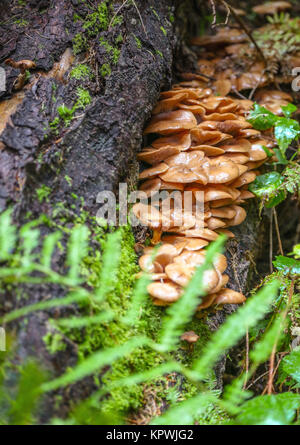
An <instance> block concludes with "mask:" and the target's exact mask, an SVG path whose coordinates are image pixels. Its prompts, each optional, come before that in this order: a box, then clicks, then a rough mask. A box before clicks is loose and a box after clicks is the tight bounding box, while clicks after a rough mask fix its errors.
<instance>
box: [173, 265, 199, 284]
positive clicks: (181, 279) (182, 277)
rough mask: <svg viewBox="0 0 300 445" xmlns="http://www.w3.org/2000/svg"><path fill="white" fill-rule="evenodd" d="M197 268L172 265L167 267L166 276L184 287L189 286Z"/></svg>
mask: <svg viewBox="0 0 300 445" xmlns="http://www.w3.org/2000/svg"><path fill="white" fill-rule="evenodd" d="M194 270H195V268H194V267H191V266H185V265H184V264H177V263H171V264H168V265H167V267H166V274H167V276H168V278H169V279H170V280H172V281H173V282H174V283H176V284H179V285H180V286H182V287H185V286H187V284H188V283H189V281H190V279H191V277H192V274H193V272H194Z"/></svg>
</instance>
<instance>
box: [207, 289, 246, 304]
mask: <svg viewBox="0 0 300 445" xmlns="http://www.w3.org/2000/svg"><path fill="white" fill-rule="evenodd" d="M245 301H246V298H245V296H244V295H243V294H241V293H240V292H236V291H234V290H231V289H222V290H221V291H219V292H218V293H217V294H216V299H215V300H214V304H241V303H244V302H245Z"/></svg>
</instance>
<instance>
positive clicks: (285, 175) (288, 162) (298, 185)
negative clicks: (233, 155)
mask: <svg viewBox="0 0 300 445" xmlns="http://www.w3.org/2000/svg"><path fill="white" fill-rule="evenodd" d="M296 110H297V107H296V106H295V105H293V104H288V105H287V106H283V107H282V111H283V114H284V116H277V115H275V114H274V113H272V112H271V111H269V110H267V109H266V108H264V107H262V106H260V105H258V104H254V109H253V110H252V111H250V113H249V117H248V120H249V122H250V123H251V124H252V125H253V127H254V128H255V129H257V130H268V129H271V128H274V136H275V139H276V141H277V143H278V148H274V153H275V155H276V158H277V161H276V162H273V164H272V165H274V166H275V167H276V166H277V165H279V166H280V165H282V166H285V169H284V170H283V172H282V173H281V174H280V173H279V172H278V171H276V170H275V171H272V172H269V173H266V174H264V175H261V176H258V177H257V178H256V180H255V181H254V182H253V183H252V184H251V185H250V187H249V189H250V190H251V191H252V192H253V193H254V194H255V195H256V196H258V197H260V198H262V202H263V204H265V205H266V207H269V208H271V207H275V206H276V205H278V204H279V203H281V202H282V201H283V200H284V199H285V198H286V196H287V193H288V192H290V193H297V192H298V191H299V189H300V179H299V178H300V177H299V174H298V173H299V168H300V167H299V163H298V162H295V161H294V159H295V158H296V156H297V155H298V154H299V148H298V147H297V149H296V150H295V153H294V154H293V155H292V157H291V158H290V159H287V155H286V154H287V149H288V148H289V147H290V145H291V144H292V142H294V141H298V139H299V137H300V124H299V122H297V121H296V120H294V119H292V118H291V116H292V114H293V113H294V112H295V111H296ZM264 148H265V151H266V153H267V154H268V155H269V154H270V153H268V152H269V150H268V149H267V148H266V147H264Z"/></svg>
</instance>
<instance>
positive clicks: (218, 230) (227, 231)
mask: <svg viewBox="0 0 300 445" xmlns="http://www.w3.org/2000/svg"><path fill="white" fill-rule="evenodd" d="M217 232H218V233H223V234H224V235H226V236H227V238H234V237H235V234H234V233H232V232H231V231H230V230H228V229H223V228H222V229H217Z"/></svg>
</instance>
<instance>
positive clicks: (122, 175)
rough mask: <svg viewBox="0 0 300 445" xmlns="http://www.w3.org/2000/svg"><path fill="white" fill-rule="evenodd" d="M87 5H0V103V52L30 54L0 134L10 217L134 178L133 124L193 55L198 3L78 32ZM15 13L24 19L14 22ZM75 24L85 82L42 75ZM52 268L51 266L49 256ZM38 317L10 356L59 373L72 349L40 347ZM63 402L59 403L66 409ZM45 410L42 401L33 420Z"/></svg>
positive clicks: (245, 258) (137, 130) (142, 6)
mask: <svg viewBox="0 0 300 445" xmlns="http://www.w3.org/2000/svg"><path fill="white" fill-rule="evenodd" d="M91 3H94V4H100V3H101V2H100V1H97V2H84V3H82V2H81V1H78V0H62V1H55V0H40V1H38V0H35V1H30V2H26V6H25V7H24V6H22V7H20V6H18V2H17V1H8V0H7V1H4V2H3V3H2V8H1V10H2V18H1V19H0V20H1V23H0V36H1V37H0V66H2V67H5V70H6V72H7V88H6V91H5V92H4V93H0V94H1V95H2V96H0V97H1V100H10V99H12V98H13V100H14V99H15V100H16V93H14V92H13V83H14V81H15V79H16V77H17V75H18V74H19V73H18V71H17V70H15V69H14V68H10V67H8V66H6V65H5V64H4V61H5V59H7V58H12V59H15V60H19V59H31V60H34V61H35V62H36V65H37V68H36V70H35V71H34V72H33V73H32V75H31V79H30V84H29V85H27V87H26V89H25V90H24V91H23V93H22V94H23V95H24V98H23V97H21V99H20V104H19V106H18V108H17V110H16V111H15V112H14V113H13V114H12V115H11V116H10V117H9V120H8V123H7V125H6V126H5V129H4V130H3V132H2V134H0V208H1V209H4V208H7V207H8V206H9V205H13V206H14V209H15V216H16V219H17V220H19V221H22V220H23V217H24V215H25V214H26V212H27V211H29V210H30V211H31V212H32V216H33V217H35V216H37V215H39V214H40V213H46V214H49V215H50V214H51V208H52V207H53V206H54V205H55V203H58V202H61V203H63V205H64V206H66V207H68V206H70V205H71V204H75V205H76V206H77V210H76V211H77V212H79V207H78V204H77V203H78V201H75V202H74V200H73V199H72V193H75V194H77V195H78V196H80V197H82V198H83V199H84V203H85V204H84V210H86V211H88V212H89V213H90V214H92V215H93V216H95V215H96V211H97V203H96V197H97V194H98V193H99V192H100V191H101V190H116V188H117V185H118V183H119V182H122V181H123V180H129V181H131V182H133V183H134V182H135V181H136V172H137V164H136V153H137V152H138V150H139V149H140V146H141V142H142V130H143V127H144V125H145V122H146V121H147V119H148V118H149V116H150V113H151V110H152V108H153V106H154V104H155V102H156V101H157V99H158V96H159V92H160V91H161V90H163V89H167V88H169V87H170V85H171V82H172V78H173V74H174V71H173V68H174V65H175V66H176V68H177V70H180V65H181V66H182V63H185V68H184V70H185V71H187V68H191V67H192V66H193V62H194V55H193V54H192V53H191V51H190V50H189V49H188V47H187V46H186V44H185V43H184V42H183V41H182V36H183V34H184V33H186V34H189V33H191V32H192V30H193V29H194V27H195V26H196V25H195V26H192V25H191V21H189V18H191V17H192V19H193V20H192V21H193V22H194V24H195V23H196V22H197V20H196V19H197V17H199V14H200V11H201V9H199V4H198V2H189V1H186V2H178V4H179V3H180V8H179V9H178V10H177V14H176V21H175V23H174V24H173V23H172V20H171V17H172V14H174V2H172V1H171V0H161V1H159V2H157V1H154V0H153V1H146V0H141V1H139V2H138V4H139V11H140V13H141V16H142V21H141V19H140V17H139V14H138V12H137V10H136V9H135V7H134V6H133V5H130V6H125V7H124V8H123V9H122V10H121V11H120V14H121V15H122V16H123V20H122V23H119V24H117V25H115V26H113V27H111V28H110V29H106V30H99V32H97V33H96V35H87V33H86V31H84V30H83V29H82V27H81V25H80V23H81V22H78V21H76V20H74V14H75V13H76V14H79V15H80V16H82V17H87V15H88V14H89V13H90V12H91V8H90V4H91ZM200 3H201V2H200ZM113 5H114V10H115V11H116V10H117V8H118V7H120V5H121V2H113ZM24 9H25V13H24ZM153 9H154V10H155V12H154V11H153ZM19 20H23V21H24V22H23V24H22V25H20V22H19ZM162 27H163V29H164V31H163V30H162ZM83 31H84V35H86V38H87V48H86V50H84V51H83V52H82V53H80V54H79V55H78V56H77V60H76V61H77V62H86V61H88V63H89V65H90V66H91V67H92V70H93V73H94V77H93V79H92V80H91V79H89V80H84V81H82V80H80V81H78V80H76V79H74V78H70V76H69V72H70V69H69V68H68V63H69V62H70V60H67V62H66V68H67V71H66V73H65V74H63V75H62V72H61V71H60V70H58V72H57V71H55V70H54V71H52V72H51V71H50V70H51V69H52V68H53V64H54V63H55V62H57V61H59V60H60V59H61V57H62V55H63V54H64V52H65V51H66V50H67V49H68V48H71V47H72V41H74V36H75V35H76V34H77V33H80V32H83ZM120 34H121V35H122V38H123V41H122V42H121V43H119V44H118V48H119V50H120V57H119V58H118V60H117V61H116V63H115V64H114V63H113V62H112V61H111V60H109V64H110V69H111V74H110V75H107V76H105V77H103V75H101V68H102V67H103V64H107V63H108V59H107V51H106V50H105V47H104V46H103V45H101V43H99V38H100V37H102V39H103V40H105V41H108V42H109V43H110V44H114V42H115V41H116V39H117V36H119V35H120ZM174 56H175V60H174ZM67 59H68V57H67ZM174 62H175V63H174ZM49 71H50V74H48V75H46V72H49ZM102 74H103V72H102ZM82 84H83V86H84V87H88V88H89V90H90V91H91V93H92V102H91V104H90V105H89V106H88V107H87V108H86V109H85V110H78V111H77V112H76V113H75V119H73V120H72V121H71V123H70V125H69V126H66V125H63V123H60V124H59V125H58V128H57V132H58V134H57V133H56V132H53V131H52V130H51V128H50V122H52V121H53V120H54V119H55V117H57V116H58V113H57V109H58V107H59V106H60V105H62V104H63V103H64V104H65V105H66V106H68V107H72V106H73V105H74V102H75V101H76V88H77V87H78V86H82ZM54 96H55V97H54ZM2 103H4V102H2ZM0 104H1V102H0ZM66 177H68V178H71V181H67V180H66ZM41 185H47V186H49V187H50V188H51V194H50V196H49V201H43V202H40V201H39V200H38V199H37V195H36V190H37V189H38V188H39V187H40V186H41ZM251 209H252V210H251V211H249V214H248V219H247V221H246V222H245V223H244V224H243V225H241V226H240V227H239V228H238V229H236V233H237V238H236V239H235V240H234V241H230V243H229V248H228V258H229V263H230V265H229V269H230V277H231V280H230V283H231V286H232V287H233V288H235V289H237V290H242V291H245V290H246V289H247V286H248V284H249V282H250V280H251V275H252V272H253V263H254V262H255V258H256V257H257V255H258V253H259V250H260V248H261V246H262V245H263V236H264V235H263V233H264V232H263V231H262V230H261V229H262V225H263V223H262V222H261V221H260V220H259V219H258V218H257V209H256V207H255V205H254V204H253V205H251ZM76 211H75V212H76ZM258 234H259V235H258ZM57 267H58V268H59V267H60V265H59V258H58V259H57ZM26 291H27V294H28V295H29V301H27V302H34V301H38V300H40V299H41V298H44V296H45V295H56V297H57V296H59V295H60V294H61V292H62V291H61V290H60V289H59V288H56V287H54V286H53V287H51V286H45V287H39V288H36V287H35V288H34V289H32V290H31V289H30V288H27V289H26ZM11 305H15V302H12V304H8V305H6V309H9V308H10V307H9V306H11ZM232 310H233V308H232V307H228V308H227V309H226V310H223V311H218V312H217V313H216V314H214V315H212V316H210V317H209V319H208V321H207V322H208V323H209V325H210V327H211V328H212V329H213V330H214V329H216V328H217V327H218V326H219V325H220V324H221V323H222V322H223V321H224V318H225V316H226V313H228V312H231V311H232ZM50 315H51V313H50ZM48 318H49V314H47V313H39V314H34V315H31V316H30V317H29V320H28V323H23V322H21V323H20V324H18V325H17V331H18V334H17V339H18V346H19V349H18V354H19V357H20V359H24V358H26V357H27V356H30V355H31V354H34V355H36V356H39V357H40V358H41V360H42V361H44V363H45V364H46V366H47V367H48V368H50V370H51V371H52V372H54V374H59V373H61V372H62V371H63V370H64V369H65V368H66V367H68V366H74V364H75V363H76V360H77V354H76V347H75V346H74V345H73V344H72V343H71V342H69V343H68V347H67V350H66V351H64V352H62V353H59V354H57V355H55V356H54V357H53V356H50V355H49V354H48V353H47V351H46V350H45V345H44V343H43V341H42V337H43V335H44V333H45V332H46V329H47V320H48ZM224 366H225V360H222V361H221V362H220V364H219V365H218V367H217V377H218V384H219V386H220V387H221V386H222V375H223V371H224ZM92 386H93V384H92V381H91V380H88V381H85V382H84V384H82V385H77V386H76V387H74V388H72V389H71V391H70V392H69V393H68V394H64V396H65V398H66V400H72V399H75V398H77V397H85V395H86V394H88V393H89V392H90V390H91V389H92ZM67 405H68V403H67V402H66V410H67ZM51 414H52V408H51V402H50V401H49V403H48V404H47V410H46V412H45V414H44V416H43V419H46V418H48V417H49V416H50V415H51ZM62 414H63V413H62Z"/></svg>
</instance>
